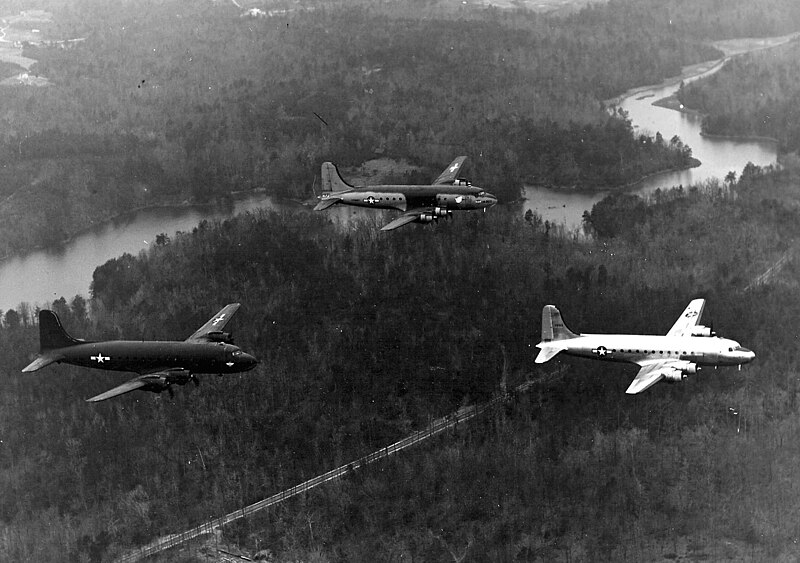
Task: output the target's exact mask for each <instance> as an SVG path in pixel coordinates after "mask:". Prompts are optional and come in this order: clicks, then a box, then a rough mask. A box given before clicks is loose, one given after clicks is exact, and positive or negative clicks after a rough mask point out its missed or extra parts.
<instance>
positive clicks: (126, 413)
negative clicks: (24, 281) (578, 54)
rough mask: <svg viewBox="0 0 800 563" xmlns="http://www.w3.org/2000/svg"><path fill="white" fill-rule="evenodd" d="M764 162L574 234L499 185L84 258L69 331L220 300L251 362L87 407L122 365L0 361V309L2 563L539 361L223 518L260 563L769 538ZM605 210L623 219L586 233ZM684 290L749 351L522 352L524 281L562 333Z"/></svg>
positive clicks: (91, 540) (374, 432)
mask: <svg viewBox="0 0 800 563" xmlns="http://www.w3.org/2000/svg"><path fill="white" fill-rule="evenodd" d="M781 174H786V172H785V171H774V170H770V169H751V170H749V171H748V173H747V174H743V175H742V177H741V178H740V179H738V180H737V181H736V182H733V183H730V184H726V185H722V184H720V185H709V186H706V187H705V188H702V189H699V188H692V189H687V190H674V191H670V192H665V193H659V194H656V195H655V196H654V197H653V198H652V199H650V200H641V201H620V200H612V201H611V202H610V203H609V202H604V203H603V204H602V205H601V204H598V205H597V206H596V207H595V208H594V209H593V210H592V211H591V212H590V213H589V214H587V225H586V229H587V232H588V233H590V236H585V237H584V236H577V235H576V234H574V233H573V234H570V233H565V232H564V231H563V229H562V228H560V227H559V226H557V225H551V224H549V223H544V222H542V221H541V220H540V219H539V218H538V217H537V216H536V215H534V214H531V215H528V217H527V218H523V217H520V216H519V214H518V212H514V211H513V209H512V208H511V207H508V208H501V209H497V210H495V211H497V212H496V213H490V214H486V215H483V214H481V215H477V214H476V215H471V214H470V215H464V216H461V217H458V218H456V219H454V220H453V221H450V222H446V223H441V224H438V225H435V226H427V227H423V226H419V228H416V227H414V228H410V229H408V230H405V231H398V232H397V233H396V234H397V236H391V237H385V236H381V234H380V232H379V231H378V230H377V226H378V224H379V223H380V220H379V219H378V218H376V219H375V220H366V221H364V222H362V223H358V224H354V225H352V227H351V228H349V229H343V228H342V227H341V226H338V225H337V224H333V223H330V222H329V221H328V220H327V219H326V218H325V217H324V216H320V215H315V214H310V213H304V212H297V213H288V212H284V213H275V212H257V213H252V214H245V215H241V216H239V217H237V218H235V219H232V220H229V221H225V222H222V223H203V224H200V225H199V226H198V227H197V228H196V229H194V230H193V231H192V232H186V233H179V234H177V235H175V236H174V237H170V238H169V239H168V240H166V239H165V240H164V244H162V245H160V246H154V247H153V248H151V249H150V251H149V252H147V253H142V254H141V255H139V256H135V257H134V256H130V255H123V256H120V257H119V258H117V259H114V260H111V261H109V262H108V263H106V264H104V265H102V266H100V267H98V268H97V270H96V272H95V275H94V282H93V285H92V294H91V297H90V298H89V299H88V300H85V299H83V298H81V297H75V298H71V299H70V298H67V299H64V298H62V299H59V300H57V301H56V302H55V303H53V308H54V310H56V311H57V312H58V314H59V315H60V317H61V318H62V320H63V322H64V325H65V327H66V328H67V329H68V330H69V331H70V332H71V333H72V334H74V335H77V336H83V337H90V338H118V337H125V338H148V339H150V338H154V339H157V338H180V337H181V335H188V334H190V333H191V332H192V331H194V330H195V329H196V328H197V327H198V326H199V325H200V324H202V323H203V322H204V321H205V320H206V319H207V317H208V316H209V315H210V314H211V313H213V312H214V311H216V310H217V308H218V307H219V306H220V305H222V304H224V303H226V302H229V301H241V302H242V303H243V307H242V309H241V310H240V311H239V313H238V314H237V316H236V318H235V319H234V320H233V322H232V324H231V325H230V327H229V328H231V330H232V331H233V333H234V337H235V339H236V342H237V343H238V344H239V345H241V346H242V347H243V348H244V349H246V350H248V351H252V352H253V353H254V354H255V355H256V356H257V357H258V358H259V359H260V360H261V364H260V365H259V366H258V367H257V368H256V370H254V371H252V372H248V373H245V374H241V375H234V376H226V377H225V378H222V379H220V378H217V377H215V376H207V377H206V378H204V379H203V381H202V384H201V385H200V386H199V387H198V388H194V387H193V386H188V387H185V388H180V389H178V390H177V392H176V396H175V398H174V399H170V398H169V397H168V395H166V394H164V395H162V396H156V395H151V394H145V393H139V395H138V396H137V395H128V396H125V397H120V398H119V400H116V401H109V402H107V403H103V404H98V405H92V406H89V405H87V404H86V403H84V401H83V399H85V398H86V397H89V396H91V395H92V394H94V393H96V392H98V391H99V390H102V389H105V388H107V387H109V386H110V384H111V383H113V382H116V381H117V380H119V381H122V380H124V379H125V378H126V376H125V374H119V375H117V376H115V375H109V374H108V373H98V372H94V371H91V370H81V369H78V368H71V367H68V366H54V367H51V368H48V369H47V370H43V371H41V372H37V373H35V374H21V373H19V370H20V369H21V368H22V367H23V366H24V365H25V364H26V363H27V361H28V359H29V357H30V355H31V354H32V353H33V352H34V351H35V350H36V349H37V327H36V326H35V318H36V315H35V311H34V310H31V309H30V308H29V307H24V306H22V307H20V308H18V309H16V310H10V311H7V312H6V313H5V315H4V318H3V324H2V327H0V350H1V351H2V353H3V356H4V358H6V361H5V362H4V365H3V366H2V368H0V369H2V370H3V371H4V375H3V377H4V381H5V382H6V384H5V388H4V393H3V395H2V399H0V400H1V401H2V409H0V433H1V435H0V440H2V442H0V559H3V560H64V559H65V558H66V556H65V555H64V554H69V558H71V559H74V560H76V561H105V560H109V559H111V558H113V557H114V556H115V555H119V554H120V553H122V552H124V551H125V550H126V549H127V548H131V547H136V546H138V545H142V544H144V543H147V542H149V541H151V540H152V539H154V538H156V537H158V536H161V535H165V534H169V533H175V532H179V531H182V530H184V529H187V528H189V527H192V526H195V525H197V524H199V523H202V522H204V521H205V520H206V519H208V518H210V517H212V516H218V515H221V514H224V513H227V512H229V511H232V510H235V509H236V508H237V507H241V506H244V505H246V504H248V503H251V502H254V501H255V500H258V499H259V498H263V497H265V496H268V495H269V494H272V493H275V492H277V491H279V490H282V489H284V488H286V487H288V486H291V485H294V484H296V483H298V482H300V481H302V480H304V479H307V478H310V477H312V476H314V475H317V474H319V473H322V472H324V471H326V470H328V469H331V468H333V467H336V466H339V465H341V464H342V463H345V462H347V461H349V460H350V459H354V458H356V457H358V456H360V455H363V454H366V453H369V452H371V451H373V450H374V449H377V448H379V447H381V446H383V445H386V444H388V443H390V442H392V441H394V440H396V439H399V438H401V437H403V436H405V435H406V434H408V433H409V432H410V431H411V430H414V429H418V428H421V427H423V426H424V425H425V424H426V421H427V420H429V419H430V418H432V417H437V416H443V415H445V414H447V413H448V412H451V411H453V410H455V409H457V408H459V407H460V406H462V405H466V404H472V403H475V402H478V401H481V400H485V399H487V398H489V397H492V396H494V395H495V394H497V393H498V392H499V386H500V379H501V376H502V373H503V372H505V373H506V377H507V379H508V384H509V385H515V384H517V383H519V382H521V381H524V380H526V379H529V378H534V379H535V378H540V377H544V376H551V375H552V374H554V373H556V374H561V375H560V376H559V377H558V378H557V379H553V380H550V381H549V382H548V383H546V384H543V385H542V386H540V387H538V388H536V389H535V391H534V392H532V393H530V394H528V395H525V396H520V397H517V398H516V399H515V400H514V401H513V402H512V403H509V405H508V406H507V408H506V409H503V410H501V411H498V412H496V413H495V414H493V415H492V416H490V417H488V418H485V419H482V420H479V421H477V422H476V423H474V425H471V426H469V427H467V428H463V429H461V430H459V431H457V432H456V433H455V434H453V435H449V436H446V437H442V438H438V439H437V440H438V445H437V446H436V447H433V448H431V447H425V446H423V447H422V448H420V449H418V450H414V451H411V452H409V453H407V454H403V455H401V456H399V457H397V458H394V459H393V460H391V461H388V462H386V463H385V464H382V465H380V466H375V468H373V469H369V470H367V471H366V472H364V473H359V474H357V475H354V476H353V477H352V478H348V479H345V480H344V481H342V482H341V483H337V484H332V485H331V486H326V487H323V488H322V489H320V490H319V491H316V492H314V493H312V494H310V495H308V496H307V497H303V498H300V499H298V500H294V501H291V502H288V503H286V504H285V505H282V506H281V507H279V508H278V509H276V510H275V511H268V512H265V513H263V515H261V516H259V517H256V518H253V519H250V520H247V521H242V522H240V523H238V524H236V525H233V526H230V527H228V528H226V529H225V530H224V537H225V540H226V541H227V542H231V543H233V544H235V545H238V546H239V548H240V549H242V550H244V551H247V552H249V553H255V552H256V551H259V550H263V548H265V547H267V548H268V549H269V550H270V552H271V553H272V554H273V555H274V557H276V558H277V560H280V561H284V560H302V561H353V560H375V559H376V558H377V559H378V560H400V559H402V558H403V557H407V556H412V557H414V558H417V557H422V558H425V559H433V560H443V559H446V558H448V553H449V552H450V551H449V550H451V549H452V550H454V551H455V552H458V553H460V552H461V551H466V552H468V555H469V558H470V560H476V561H509V560H531V559H536V558H542V559H545V560H603V559H606V560H630V561H641V560H652V559H653V558H654V557H656V556H660V555H662V554H669V553H672V552H674V551H675V550H676V549H678V547H676V546H677V545H678V544H680V545H681V546H683V547H682V548H681V549H689V550H691V551H692V553H694V554H695V555H697V554H703V553H705V554H706V556H707V557H710V558H718V557H719V556H720V553H722V554H730V553H736V554H740V555H741V554H755V558H756V559H774V558H778V557H779V556H783V557H789V558H792V557H795V556H797V555H798V554H797V552H796V551H795V550H796V548H795V546H794V543H793V542H792V538H793V537H794V533H795V531H796V529H797V525H798V522H797V521H796V518H795V517H794V516H793V514H794V511H793V508H792V507H793V506H794V505H795V504H796V502H797V500H798V498H797V496H796V495H797V494H800V493H799V492H798V491H797V490H796V489H797V488H796V487H795V486H794V485H793V483H796V482H798V477H800V475H799V474H798V469H797V464H796V463H794V459H795V457H796V455H797V454H798V451H797V446H796V440H792V439H791V438H790V437H791V436H793V435H794V434H795V433H796V432H797V431H798V430H800V428H798V424H800V423H798V422H797V417H796V406H795V403H796V400H797V397H798V392H799V391H800V386H799V385H798V380H797V378H796V377H795V371H796V368H797V361H796V359H795V358H794V355H793V354H792V350H793V345H794V342H795V339H796V337H797V334H798V332H799V331H800V308H798V302H797V300H796V299H795V295H796V291H797V284H796V281H795V279H796V277H797V266H796V264H795V263H794V262H793V261H792V262H791V263H790V265H789V266H787V269H786V270H785V271H784V272H783V274H782V275H781V276H780V277H779V279H777V280H776V281H775V282H774V283H772V284H770V285H769V286H764V287H761V288H755V289H750V290H746V289H745V288H746V287H747V285H748V283H749V282H750V280H752V279H753V278H754V277H755V276H757V275H758V274H760V273H761V272H763V271H764V270H766V269H767V268H768V267H769V266H770V265H771V264H772V263H774V262H775V261H776V260H777V259H778V258H779V257H780V256H782V255H784V254H785V253H786V252H787V250H789V249H790V248H791V247H792V246H793V245H794V241H796V239H797V237H798V234H800V232H798V231H799V230H800V227H799V226H798V225H800V221H799V220H798V219H800V217H798V210H797V206H796V205H793V204H791V203H783V202H781V201H778V200H775V199H765V198H764V196H763V194H764V193H770V192H769V189H770V186H771V185H772V184H774V183H776V182H783V181H785V180H786V177H785V176H780V175H781ZM776 175H778V176H776ZM620 207H622V208H625V209H629V208H634V209H637V210H638V212H637V214H636V217H637V220H636V221H633V222H630V223H627V224H622V225H619V228H618V229H617V230H616V231H613V232H609V231H608V230H607V229H604V228H603V225H604V224H607V223H608V221H609V219H610V218H611V217H619V213H618V211H617V210H618V209H619V208H620ZM687 241H689V242H687ZM698 296H702V297H705V298H707V299H708V305H707V313H706V314H707V315H708V318H707V319H704V320H706V321H707V322H711V323H713V326H714V327H715V329H716V330H717V331H718V332H720V333H721V334H723V335H724V336H726V337H730V338H734V339H736V340H738V341H740V342H742V343H743V344H744V345H746V346H748V347H750V348H752V349H754V350H755V351H756V353H757V354H758V357H757V360H756V362H755V363H753V364H751V365H748V366H746V368H745V369H744V370H742V371H741V372H737V371H736V370H735V368H734V369H728V370H720V371H714V370H709V371H704V372H702V373H701V374H699V375H697V376H694V377H693V378H691V379H689V380H688V381H686V382H684V383H683V384H678V385H673V386H670V385H668V384H659V385H657V386H656V387H654V388H652V389H651V390H649V391H648V392H647V393H645V394H643V395H641V396H636V397H629V396H626V395H625V394H624V390H625V388H626V387H627V385H628V383H629V382H630V379H631V378H632V376H633V374H634V372H635V370H634V369H626V368H625V367H624V366H620V365H606V364H596V363H593V362H586V361H580V360H572V359H566V360H557V361H556V362H555V364H553V365H550V364H548V365H546V366H541V367H539V366H537V367H536V368H534V367H533V363H532V362H533V358H534V356H535V352H536V351H535V348H534V347H533V346H534V345H535V344H536V343H537V342H538V340H539V330H540V311H541V307H542V306H543V305H544V304H546V303H553V304H557V305H558V306H559V307H560V308H561V310H562V313H563V314H564V318H565V321H566V322H567V323H568V325H569V326H570V327H571V328H573V329H575V330H580V331H585V332H603V331H608V330H618V331H630V332H644V333H659V332H662V333H663V332H665V331H666V330H667V329H668V328H669V326H670V325H671V324H672V322H673V321H674V318H675V317H676V316H677V315H678V314H679V313H680V311H681V310H682V309H683V307H684V306H685V305H686V303H687V302H688V301H689V300H690V299H691V298H694V297H698ZM729 409H733V410H735V412H736V413H737V414H736V415H733V414H731V413H732V412H733V411H731V410H729ZM45 468H46V469H45ZM686 545H689V546H690V547H685V546H686ZM715 554H716V555H715ZM187 557H188V559H187ZM162 560H164V561H189V560H194V559H192V558H191V556H189V555H181V553H180V552H176V553H172V554H169V553H168V554H165V555H164V556H163V558H162Z"/></svg>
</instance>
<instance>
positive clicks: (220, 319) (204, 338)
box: [186, 303, 240, 342]
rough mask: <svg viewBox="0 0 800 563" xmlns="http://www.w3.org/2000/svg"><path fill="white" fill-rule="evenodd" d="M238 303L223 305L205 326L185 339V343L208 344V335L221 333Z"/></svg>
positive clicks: (237, 307) (238, 305) (236, 308)
mask: <svg viewBox="0 0 800 563" xmlns="http://www.w3.org/2000/svg"><path fill="white" fill-rule="evenodd" d="M239 307H240V304H239V303H230V304H228V305H225V306H224V307H223V308H222V309H221V310H220V312H219V313H217V314H216V315H214V316H213V317H211V318H210V319H208V321H207V322H206V324H204V325H203V326H201V327H200V328H199V329H197V332H195V333H194V334H193V335H191V336H190V337H189V338H187V339H186V341H187V342H190V341H201V342H208V341H210V339H209V337H208V335H209V334H210V333H212V332H221V331H222V329H223V328H225V325H226V324H228V321H229V320H231V317H232V316H233V314H234V313H235V312H236V311H237V310H238V309H239Z"/></svg>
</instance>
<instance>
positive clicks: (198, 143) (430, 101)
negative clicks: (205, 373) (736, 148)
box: [0, 0, 795, 254]
mask: <svg viewBox="0 0 800 563" xmlns="http://www.w3.org/2000/svg"><path fill="white" fill-rule="evenodd" d="M685 4H686V3H685V2H678V1H673V2H666V3H665V2H658V3H656V2H639V1H616V2H611V3H609V4H608V5H600V6H597V7H593V8H590V9H587V10H584V11H582V12H580V13H578V14H575V15H572V16H570V17H567V18H561V19H553V18H548V17H545V16H541V15H534V14H532V13H527V12H520V11H508V12H504V11H499V10H473V9H470V10H464V9H457V10H455V11H453V9H454V8H453V7H452V6H450V7H449V8H448V7H446V6H442V4H438V3H425V2H422V3H419V4H418V5H417V4H414V3H400V4H398V3H387V4H375V3H371V2H370V3H365V4H363V5H359V4H354V5H347V4H344V5H336V4H333V5H331V4H323V5H320V6H316V10H314V11H297V12H293V13H290V14H289V15H286V16H281V17H271V18H243V17H241V10H239V9H237V8H236V7H235V5H234V4H233V3H230V2H221V3H211V2H207V3H200V4H192V5H187V4H185V3H183V2H177V1H176V0H148V1H147V2H145V3H144V4H143V3H142V2H140V1H138V0H137V1H127V2H117V3H114V4H113V5H110V4H108V3H107V2H104V1H96V0H87V1H83V2H69V3H56V4H55V5H54V6H48V4H47V3H42V6H44V7H49V8H50V9H51V10H52V12H53V23H52V24H49V25H47V26H43V28H44V30H43V31H44V32H45V33H46V34H47V35H49V36H52V37H53V38H56V39H58V38H74V37H85V38H86V41H84V42H81V43H77V44H74V45H73V46H72V47H71V48H69V49H60V48H55V47H37V46H32V45H28V47H27V48H25V49H24V54H25V55H26V56H29V57H32V58H34V59H36V60H37V61H38V63H36V64H35V65H34V66H33V68H32V69H31V72H33V73H36V74H39V75H42V76H44V77H46V78H47V79H48V80H49V82H50V85H49V86H46V87H40V88H34V87H23V86H15V87H6V88H4V89H3V106H2V108H3V111H2V112H0V160H2V162H3V163H4V167H3V169H2V170H3V174H4V177H3V181H2V182H0V201H2V205H0V219H1V220H0V235H2V236H0V240H2V244H0V254H9V253H13V252H18V251H20V250H24V249H27V248H30V247H32V246H40V245H49V244H52V243H54V242H56V241H58V240H62V239H64V238H66V237H67V236H69V235H71V234H73V233H74V232H75V231H76V230H79V229H82V228H86V226H87V225H92V224H96V223H97V222H99V221H102V220H104V219H106V218H108V217H109V216H112V215H115V214H118V213H120V212H124V211H125V210H130V209H132V208H136V207H140V206H145V205H157V204H163V203H179V202H183V201H196V202H201V201H208V200H213V199H219V198H224V197H228V196H229V194H230V193H231V192H232V191H240V190H248V189H253V188H265V189H266V190H268V192H269V193H270V194H273V195H277V196H291V197H305V196H307V195H310V193H311V186H312V185H313V183H314V178H315V175H316V174H317V173H318V167H319V165H320V163H321V162H322V161H324V160H333V161H336V162H337V163H339V164H341V165H344V166H354V165H358V164H360V163H362V162H364V161H365V160H369V159H370V158H373V157H374V156H375V155H384V156H389V157H396V158H408V159H410V160H411V162H412V163H413V164H416V165H419V166H422V167H423V170H426V171H428V173H427V174H424V175H421V177H424V178H428V179H429V178H431V177H434V176H435V175H436V174H438V172H439V170H441V167H442V166H443V163H447V162H449V161H450V160H451V158H452V157H453V156H455V155H456V154H467V155H469V156H470V158H471V166H472V168H471V170H470V171H469V173H470V176H471V177H472V178H473V179H474V180H475V181H476V182H477V183H479V184H480V185H486V186H488V187H490V188H491V190H492V191H493V192H494V193H496V194H497V195H499V196H500V198H501V200H502V201H512V200H515V199H517V198H518V197H519V190H520V187H521V185H522V183H523V182H532V183H539V184H552V185H557V186H566V187H578V188H584V189H593V188H597V187H607V186H616V185H620V184H625V183H629V182H631V181H634V180H636V179H638V178H640V177H642V176H643V175H645V174H648V173H651V172H653V171H656V170H663V169H668V168H676V167H684V166H687V165H688V164H689V163H690V162H691V160H690V156H691V155H690V153H688V151H687V150H680V149H678V148H677V147H674V146H671V145H669V144H666V145H664V144H660V143H655V142H649V141H648V140H647V139H645V138H635V137H634V136H633V134H632V131H631V128H630V126H629V124H628V123H627V122H626V121H625V120H624V116H620V115H614V116H610V115H609V114H608V113H607V112H606V110H605V109H604V108H603V104H602V103H601V100H604V99H606V98H609V97H611V96H614V95H618V94H620V93H622V92H624V91H625V90H626V89H628V88H631V87H634V86H639V85H642V84H648V83H655V82H659V81H660V80H662V79H663V78H665V77H667V76H674V75H676V74H678V73H679V72H680V68H681V66H682V65H685V64H689V63H694V62H698V61H701V60H707V59H711V58H716V57H718V56H719V55H720V54H719V52H718V51H716V50H714V49H712V48H710V47H708V46H706V45H705V44H703V43H702V41H705V40H707V37H708V34H707V33H706V32H707V30H706V29H702V30H701V29H694V28H691V29H690V28H689V27H688V26H682V25H678V24H677V22H679V21H682V20H681V19H680V18H682V17H683V16H682V15H681V14H683V13H691V14H694V16H695V18H694V19H696V20H697V22H702V23H704V24H705V25H706V26H710V25H711V22H709V19H708V14H706V15H705V16H704V15H703V14H698V13H695V11H696V9H697V8H694V7H691V8H690V7H687V6H685ZM697 4H699V5H701V6H706V7H707V9H711V10H714V11H715V12H718V13H715V15H714V25H718V29H717V33H718V34H721V35H722V36H730V35H731V34H734V35H736V34H739V32H743V30H741V29H740V28H739V25H740V24H742V22H743V21H747V18H748V16H749V15H751V14H752V13H753V9H752V8H750V7H748V5H747V4H745V3H738V2H737V3H735V5H731V7H730V9H728V8H722V7H718V6H717V5H716V3H714V2H710V1H709V2H700V3H697ZM412 6H413V7H412ZM30 7H32V6H30ZM794 11H795V8H794V7H793V4H792V3H791V2H788V1H787V2H783V3H779V5H777V6H776V8H775V14H776V15H777V16H783V17H776V19H775V21H772V22H760V21H759V19H758V18H752V28H748V31H749V32H750V34H756V33H758V34H775V33H783V32H785V31H786V28H787V26H789V25H790V22H791V21H792V17H793V12H794ZM670 22H672V23H670ZM693 25H694V27H696V26H698V25H700V23H695V24H693ZM620 38H624V40H620ZM17 70H18V69H17ZM9 71H10V73H11V72H13V71H12V69H9ZM654 133H655V132H653V134H654ZM50 194H55V195H56V197H49V196H50Z"/></svg>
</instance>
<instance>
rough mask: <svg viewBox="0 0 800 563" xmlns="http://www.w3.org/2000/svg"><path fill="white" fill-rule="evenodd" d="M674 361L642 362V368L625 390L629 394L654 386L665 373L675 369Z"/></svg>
mask: <svg viewBox="0 0 800 563" xmlns="http://www.w3.org/2000/svg"><path fill="white" fill-rule="evenodd" d="M671 363H672V362H651V363H646V364H640V365H641V366H642V369H640V370H639V373H637V374H636V377H635V378H634V379H633V381H631V384H630V385H629V386H628V388H627V389H626V390H625V392H626V393H628V394H629V395H635V394H636V393H641V392H642V391H644V390H645V389H648V388H649V387H652V386H653V385H655V384H656V383H658V382H659V381H661V380H662V379H664V375H666V374H667V373H670V372H672V371H674V370H675V368H673V367H672V366H671V365H670V364H671Z"/></svg>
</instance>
